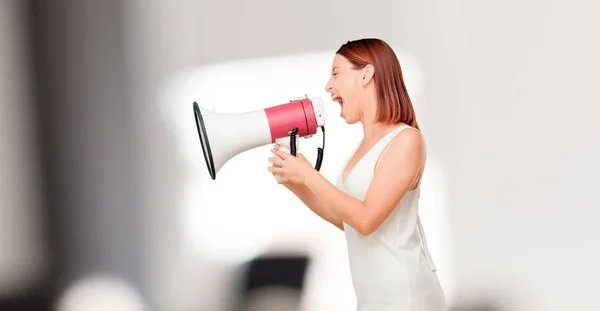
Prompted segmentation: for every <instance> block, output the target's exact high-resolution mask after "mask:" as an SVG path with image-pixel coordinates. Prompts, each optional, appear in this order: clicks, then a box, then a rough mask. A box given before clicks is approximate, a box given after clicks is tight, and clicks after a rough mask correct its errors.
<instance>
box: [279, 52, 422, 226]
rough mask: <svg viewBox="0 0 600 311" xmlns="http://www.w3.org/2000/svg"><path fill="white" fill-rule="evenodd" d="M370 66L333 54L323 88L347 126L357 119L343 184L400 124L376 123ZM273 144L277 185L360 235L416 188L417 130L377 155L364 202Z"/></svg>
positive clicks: (418, 171) (402, 134) (418, 173)
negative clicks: (359, 135) (359, 129)
mask: <svg viewBox="0 0 600 311" xmlns="http://www.w3.org/2000/svg"><path fill="white" fill-rule="evenodd" d="M374 73H375V70H374V68H373V66H371V65H367V66H366V67H365V68H362V69H353V68H352V64H351V63H350V62H349V61H348V60H347V59H346V58H344V57H343V56H340V55H338V54H336V56H335V58H334V60H333V65H332V72H331V77H330V79H329V81H328V82H327V85H326V86H325V89H326V91H327V92H329V93H330V94H331V95H332V98H333V100H334V101H338V99H336V96H340V97H341V99H342V100H343V103H340V105H341V108H342V110H341V117H342V118H343V119H344V120H345V121H346V123H348V124H355V123H357V122H360V123H361V124H362V125H363V134H364V138H363V141H362V143H361V145H360V146H359V148H358V149H357V150H356V152H355V154H354V155H353V156H352V158H351V159H350V160H349V161H348V164H347V165H346V167H345V169H344V171H343V172H342V183H344V182H345V181H346V179H347V177H348V175H349V173H351V171H352V169H353V168H354V166H355V165H356V164H357V162H358V161H360V159H361V158H362V157H363V156H364V155H365V154H366V153H367V152H368V151H369V150H370V149H371V148H372V147H373V146H374V145H375V144H376V143H377V142H378V141H379V140H380V139H381V138H382V137H384V136H385V135H386V134H388V133H390V131H392V130H393V129H395V128H396V127H398V126H399V125H402V123H397V124H391V123H376V122H374V120H375V115H376V112H377V95H376V94H377V93H376V84H375V80H374V79H373V75H374ZM278 147H279V146H277V145H275V146H274V148H273V149H272V150H271V152H272V153H273V156H272V157H271V158H269V162H270V163H271V164H272V165H271V166H270V167H269V171H270V172H271V173H273V174H281V178H280V179H279V183H280V184H283V185H284V186H286V187H287V188H288V189H289V190H290V191H292V192H294V194H296V196H298V197H299V198H300V199H301V200H302V201H303V202H304V203H305V204H306V205H307V206H308V207H309V208H310V209H311V210H312V211H313V212H315V213H316V214H317V215H319V216H320V217H321V218H323V219H325V220H326V221H328V222H330V223H332V224H333V225H335V226H336V227H338V228H340V229H341V230H344V227H343V222H345V223H346V224H348V225H350V226H351V227H353V228H354V229H355V230H356V231H358V232H359V233H360V234H362V235H363V236H368V235H370V234H372V233H373V232H375V231H376V230H377V228H378V227H379V226H380V225H381V224H382V223H383V222H384V221H385V219H386V218H387V217H388V216H389V215H390V213H391V212H392V211H393V209H394V208H395V207H396V205H397V204H398V202H399V201H400V200H401V199H402V198H403V197H404V195H405V194H406V193H407V192H409V191H411V190H413V189H414V188H416V186H417V185H418V181H419V179H420V177H421V172H422V169H423V167H424V165H425V152H424V148H423V147H424V146H423V140H422V138H421V133H420V132H419V131H418V130H416V129H412V130H404V131H401V132H400V133H399V134H397V135H395V137H394V138H393V139H392V140H391V141H390V143H389V144H388V145H387V147H386V148H385V149H384V150H383V152H382V153H381V155H380V157H379V159H378V161H377V163H376V165H375V168H374V174H373V179H372V181H371V184H370V186H369V188H368V190H367V193H366V195H365V198H364V200H361V199H358V198H355V197H353V196H351V195H348V194H346V193H344V192H343V191H342V190H340V189H338V188H337V187H336V186H335V185H334V184H332V183H330V182H329V181H328V180H327V179H326V178H325V177H323V176H322V175H321V174H320V173H319V172H318V171H316V170H315V169H314V168H313V166H312V164H311V163H310V162H309V161H308V160H307V159H306V158H305V157H304V155H302V154H301V153H297V154H296V157H294V156H292V155H290V154H288V153H286V152H282V151H280V150H279V149H278Z"/></svg>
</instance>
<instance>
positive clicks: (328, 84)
mask: <svg viewBox="0 0 600 311" xmlns="http://www.w3.org/2000/svg"><path fill="white" fill-rule="evenodd" d="M332 90H333V83H331V79H329V81H327V84H325V91H326V92H331V91H332Z"/></svg>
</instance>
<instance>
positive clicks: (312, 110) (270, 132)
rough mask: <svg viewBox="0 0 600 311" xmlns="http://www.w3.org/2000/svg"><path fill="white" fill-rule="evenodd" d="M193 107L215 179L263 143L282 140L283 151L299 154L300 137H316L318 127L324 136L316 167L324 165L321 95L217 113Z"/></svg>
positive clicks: (203, 148)
mask: <svg viewBox="0 0 600 311" xmlns="http://www.w3.org/2000/svg"><path fill="white" fill-rule="evenodd" d="M193 107H194V116H195V118H196V127H197V129H198V136H199V137H200V144H201V145H202V151H203V153H204V160H205V161H206V166H207V168H208V172H209V173H210V177H211V178H212V179H213V180H215V179H216V176H217V173H218V172H219V170H220V169H221V167H223V165H224V164H225V163H227V162H228V161H229V160H230V159H231V158H233V157H234V156H236V155H237V154H239V153H242V152H244V151H247V150H250V149H253V148H256V147H259V146H263V145H267V144H272V143H278V144H279V145H280V150H283V151H286V152H288V153H291V154H292V155H294V156H295V155H296V151H297V150H298V147H299V140H298V139H297V138H298V137H304V138H309V137H312V136H313V135H314V134H316V132H317V129H318V128H321V132H322V135H323V148H318V153H317V161H316V164H315V169H316V170H319V169H320V167H321V162H322V160H323V150H324V149H325V111H324V109H323V101H322V100H321V99H320V98H318V97H317V98H310V99H309V98H308V97H305V98H300V99H295V100H290V101H289V102H288V103H285V104H279V105H276V106H272V107H269V108H265V109H260V110H254V111H250V112H244V113H229V114H222V113H217V112H214V111H211V110H208V109H206V108H204V107H201V106H199V105H198V103H196V102H194V104H193ZM275 177H276V178H277V179H278V176H275Z"/></svg>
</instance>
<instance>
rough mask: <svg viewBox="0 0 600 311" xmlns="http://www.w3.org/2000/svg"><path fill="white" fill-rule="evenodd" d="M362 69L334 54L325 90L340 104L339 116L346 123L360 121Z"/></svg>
mask: <svg viewBox="0 0 600 311" xmlns="http://www.w3.org/2000/svg"><path fill="white" fill-rule="evenodd" d="M363 75H364V74H363V70H356V69H353V68H352V64H351V63H350V62H349V61H348V60H347V59H346V58H345V57H343V56H341V55H339V54H336V55H335V57H334V59H333V65H332V69H331V78H330V79H329V81H328V82H327V85H326V86H325V90H326V91H327V92H328V93H330V94H331V99H332V100H333V101H336V102H338V103H339V104H340V106H341V109H342V111H341V113H340V116H341V117H342V118H344V120H345V121H346V123H348V124H354V123H356V122H358V121H360V117H361V109H362V107H361V105H360V103H361V102H362V97H363V96H364V94H363V93H364V89H363V88H362V81H363V79H362V78H363Z"/></svg>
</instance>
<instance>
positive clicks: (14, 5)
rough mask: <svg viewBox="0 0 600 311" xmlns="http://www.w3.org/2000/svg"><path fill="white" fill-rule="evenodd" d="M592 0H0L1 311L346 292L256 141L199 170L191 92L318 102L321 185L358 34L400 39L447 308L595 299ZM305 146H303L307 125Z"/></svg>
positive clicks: (352, 130) (255, 304)
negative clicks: (338, 84)
mask: <svg viewBox="0 0 600 311" xmlns="http://www.w3.org/2000/svg"><path fill="white" fill-rule="evenodd" d="M599 9H600V5H598V4H594V3H593V2H590V1H580V0H575V1H570V2H565V1H555V0H546V1H541V0H527V1H516V0H508V1H502V2H495V3H492V2H488V1H468V0H444V1H441V0H440V1H437V0H433V1H418V2H417V1H393V0H385V1H384V0H382V1H371V2H355V1H339V0H321V1H316V0H307V1H301V2H283V1H275V0H257V1H234V0H223V1H191V0H174V1H141V0H128V1H117V0H106V1H67V0H46V1H34V0H22V1H18V0H0V311H4V310H60V311H71V310H87V311H89V310H127V311H129V310H131V311H134V310H135V311H138V310H140V311H141V310H169V311H179V310H181V311H188V310H190V311H191V310H201V311H203V310H211V311H216V310H227V311H233V310H303V311H304V310H311V311H317V310H329V311H333V310H353V308H354V307H355V302H354V299H355V297H354V293H353V289H352V284H351V278H350V275H349V271H348V264H347V254H346V244H345V240H344V236H343V232H341V231H339V230H337V229H335V228H334V227H333V226H331V225H328V224H327V223H325V222H324V221H322V220H321V219H320V218H318V217H317V216H315V215H313V214H312V213H311V212H310V211H309V210H308V209H307V208H306V207H304V206H303V205H302V203H301V202H300V201H299V200H297V199H296V198H295V197H294V196H293V195H292V194H290V193H289V192H287V190H286V189H285V188H283V187H281V186H280V185H278V184H277V183H276V182H275V181H274V180H273V178H272V176H271V174H270V173H269V172H268V171H267V169H266V168H267V167H268V165H269V163H268V162H267V159H268V157H269V156H270V153H269V148H270V146H264V147H259V148H256V149H253V150H250V151H248V152H246V153H243V154H240V155H239V156H237V157H235V158H233V159H232V160H231V161H230V162H229V163H228V164H226V166H224V167H223V169H222V170H221V171H220V172H219V173H218V175H217V176H218V178H217V179H216V180H214V181H213V180H211V179H210V176H209V174H208V171H207V169H206V166H205V164H204V159H203V158H202V151H201V147H200V144H199V141H198V136H197V132H196V128H195V123H194V119H193V114H192V102H194V101H197V102H198V103H199V104H201V105H202V106H205V107H209V108H212V109H215V111H217V112H223V113H227V112H245V111H250V110H254V109H263V108H266V107H269V106H274V105H277V104H281V103H285V102H288V101H289V100H291V99H293V98H296V97H303V96H305V95H308V96H309V97H323V99H324V101H325V105H326V108H325V109H326V117H327V144H326V148H325V157H324V161H323V169H322V174H323V175H324V176H325V177H327V178H328V179H329V180H330V181H332V182H335V179H336V178H337V174H338V173H339V170H340V169H341V168H342V165H343V164H344V160H346V159H347V157H348V156H349V155H350V152H351V151H352V150H353V148H354V147H355V146H356V144H357V143H358V142H359V140H360V136H361V130H362V129H361V128H360V126H359V125H353V126H348V125H346V124H345V123H344V122H343V120H341V119H340V118H339V117H337V116H338V115H339V108H338V107H339V106H338V104H337V103H332V102H331V101H330V100H329V98H328V96H327V94H326V93H325V91H324V86H325V83H326V82H327V80H328V78H329V71H330V68H331V62H332V60H333V57H334V53H335V51H336V50H337V48H338V47H339V46H340V45H341V44H343V43H345V42H347V41H348V40H354V39H359V38H366V37H376V38H380V39H383V40H385V41H386V42H388V43H389V44H390V45H391V46H392V47H393V48H394V50H395V51H396V53H397V55H398V57H399V59H400V62H401V65H402V67H403V71H404V74H405V79H406V84H407V87H408V90H409V94H410V96H411V97H412V99H413V102H414V105H415V109H416V112H417V116H418V120H419V123H420V125H421V128H422V130H423V132H424V135H425V138H426V141H427V146H428V161H429V162H428V169H427V171H426V176H425V179H424V180H423V186H422V195H421V215H422V218H423V224H424V227H425V231H426V233H427V238H428V242H429V247H430V250H431V253H432V255H433V259H434V261H435V262H436V265H437V266H438V276H439V278H440V281H441V282H442V285H443V287H444V290H445V292H446V295H447V299H448V304H449V310H453V311H458V310H469V311H471V310H472V311H475V310H478V311H521V310H527V311H542V310H543V311H554V310H560V311H564V310H598V306H597V303H596V297H595V294H596V292H597V289H598V288H599V286H598V283H597V282H598V278H599V277H600V268H598V267H597V265H596V264H595V263H597V262H600V243H598V241H597V238H594V237H597V236H600V226H598V225H597V219H598V218H599V217H600V211H599V210H598V208H600V125H598V122H597V118H598V116H600V92H599V91H598V90H599V89H600V60H599V59H598V57H597V55H600V42H599V41H598V39H594V38H597V37H598V29H600V22H598V20H597V18H596V17H597V16H596V15H597V12H598V11H599ZM594 55H596V56H594ZM300 144H301V147H300V148H301V152H303V153H304V154H306V155H307V157H309V158H310V159H313V161H314V159H315V156H316V148H317V147H319V146H320V144H321V136H320V133H319V134H318V135H315V137H314V138H313V139H306V140H304V139H303V140H301V142H300Z"/></svg>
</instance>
